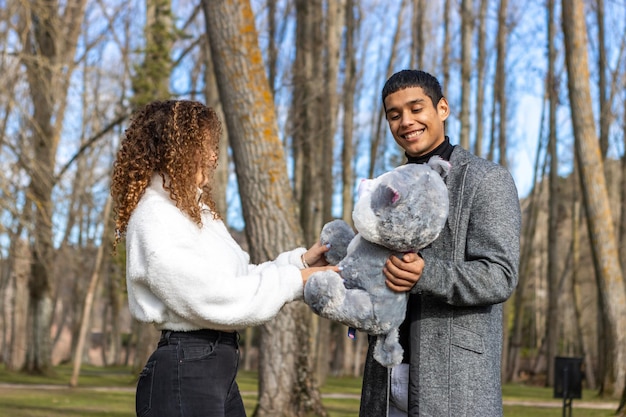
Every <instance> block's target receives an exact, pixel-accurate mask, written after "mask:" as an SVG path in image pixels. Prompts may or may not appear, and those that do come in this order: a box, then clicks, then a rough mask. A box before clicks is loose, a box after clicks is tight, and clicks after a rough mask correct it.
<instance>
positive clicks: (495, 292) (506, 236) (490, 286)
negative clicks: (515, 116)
mask: <svg viewBox="0 0 626 417" xmlns="http://www.w3.org/2000/svg"><path fill="white" fill-rule="evenodd" d="M477 181H478V183H477V184H476V187H475V188H474V190H472V192H469V190H467V189H464V192H465V193H466V195H459V196H458V198H459V199H460V200H463V201H464V203H463V204H464V205H465V207H464V208H463V210H465V211H469V214H468V215H459V216H458V219H455V221H456V223H455V224H456V226H455V230H454V231H453V238H454V242H446V243H445V244H444V245H445V246H444V248H442V247H435V246H433V247H431V248H427V249H424V250H422V251H421V252H420V254H421V256H422V257H423V258H424V262H425V266H424V270H423V272H422V277H421V278H420V280H419V281H418V282H417V284H416V285H415V287H414V289H413V291H414V292H421V293H423V294H428V295H430V296H434V297H437V298H439V299H442V300H443V301H445V302H446V303H448V304H452V305H458V306H472V305H489V304H497V303H501V302H503V301H505V300H506V299H507V298H508V297H509V296H510V295H511V293H512V292H513V290H514V289H515V287H516V285H517V281H518V267H519V265H518V263H519V250H520V249H519V244H520V242H519V236H520V228H521V213H520V207H519V198H518V195H517V189H516V187H515V184H514V181H513V178H512V177H511V175H510V173H509V172H508V171H507V170H506V169H504V168H502V167H500V166H495V165H493V166H492V168H491V169H488V170H486V171H485V172H483V173H481V175H480V176H479V179H477ZM459 194H460V193H459ZM467 196H470V197H469V198H468V197H467ZM442 250H444V251H446V252H447V251H450V253H446V254H445V256H442Z"/></svg>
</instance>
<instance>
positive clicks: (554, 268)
mask: <svg viewBox="0 0 626 417" xmlns="http://www.w3.org/2000/svg"><path fill="white" fill-rule="evenodd" d="M547 8H548V25H547V26H548V45H547V47H548V74H547V78H548V83H547V84H548V103H549V111H548V124H549V127H548V136H549V139H548V153H549V155H550V177H549V189H550V196H549V208H548V275H547V276H548V314H547V316H546V326H545V331H546V335H545V338H544V340H545V343H546V345H547V349H546V356H547V359H548V369H547V372H548V378H547V380H546V384H547V385H548V386H553V385H554V367H553V366H551V365H552V363H553V361H554V358H555V357H556V356H557V353H558V342H559V290H558V289H559V277H560V276H559V258H560V254H559V250H558V249H559V239H558V220H559V211H558V207H559V200H560V198H559V186H558V181H559V172H558V169H559V168H558V167H559V164H558V153H557V146H556V145H557V123H556V111H557V106H558V100H559V96H558V83H557V82H556V70H555V65H556V45H555V42H556V23H555V20H556V17H555V7H554V0H548V4H547Z"/></svg>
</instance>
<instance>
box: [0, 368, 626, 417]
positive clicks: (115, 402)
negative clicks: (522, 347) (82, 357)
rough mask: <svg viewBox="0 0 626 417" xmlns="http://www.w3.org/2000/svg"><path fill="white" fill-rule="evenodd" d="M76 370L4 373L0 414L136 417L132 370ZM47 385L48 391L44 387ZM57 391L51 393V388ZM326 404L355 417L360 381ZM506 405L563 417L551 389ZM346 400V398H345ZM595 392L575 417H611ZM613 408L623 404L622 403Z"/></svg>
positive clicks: (517, 389)
mask: <svg viewBox="0 0 626 417" xmlns="http://www.w3.org/2000/svg"><path fill="white" fill-rule="evenodd" d="M71 371H72V370H71V367H70V366H67V365H66V366H59V367H57V368H55V375H54V376H52V377H42V376H34V375H26V374H21V373H13V372H8V371H6V370H5V369H4V368H0V384H2V383H4V384H6V383H11V384H18V385H20V387H19V388H12V387H8V388H7V387H2V388H0V411H1V412H0V414H1V415H3V416H4V415H6V416H11V417H62V416H63V417H79V416H80V417H100V416H106V417H132V416H134V408H135V391H134V389H135V380H136V379H135V377H134V376H132V375H131V374H130V371H129V370H128V368H124V367H117V368H115V367H110V368H99V367H90V366H85V367H83V368H82V371H81V375H80V379H79V388H70V387H69V386H68V384H69V380H70V377H71ZM237 382H238V384H239V388H240V390H241V392H242V394H243V400H244V405H245V407H246V411H247V412H248V415H252V412H253V410H254V407H255V406H256V392H257V387H258V381H257V378H256V374H255V373H252V372H240V373H239V375H238V377H237ZM44 385H45V386H44ZM50 385H53V386H56V387H54V388H52V389H51V388H49V387H48V386H50ZM321 391H322V395H323V396H324V399H323V402H324V406H325V407H326V410H327V411H328V413H329V415H330V417H355V416H356V415H357V413H358V409H359V399H358V396H359V394H360V392H361V380H360V378H349V377H341V378H333V377H331V378H329V379H328V381H327V382H326V383H325V384H324V386H323V387H322V388H321ZM502 391H503V397H504V399H505V401H542V402H549V403H551V404H553V405H554V407H545V406H544V407H541V406H531V405H505V407H504V415H505V417H549V416H550V417H558V416H561V415H562V404H563V403H562V400H560V399H555V398H553V391H552V389H551V388H543V387H536V386H528V385H521V384H509V385H505V386H504V387H503V390H502ZM338 394H341V395H346V397H343V396H339V395H338ZM602 402H603V401H602V399H600V398H598V397H597V395H596V393H595V392H594V391H588V390H586V391H584V392H583V398H582V399H580V400H579V399H574V400H573V406H574V407H573V411H572V416H575V417H609V416H613V415H614V408H613V409H608V410H607V409H601V408H600V406H599V405H598V408H597V409H595V408H580V405H582V404H583V403H584V404H587V403H591V404H592V406H593V405H594V404H600V403H602ZM613 403H615V404H617V402H616V401H614V402H613Z"/></svg>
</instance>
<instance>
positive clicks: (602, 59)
mask: <svg viewBox="0 0 626 417" xmlns="http://www.w3.org/2000/svg"><path fill="white" fill-rule="evenodd" d="M596 21H597V23H598V28H597V31H598V40H597V41H598V43H597V46H596V48H597V50H598V100H599V102H600V154H601V155H602V158H606V154H607V152H608V150H609V126H610V123H611V103H610V102H609V98H608V94H607V80H606V72H607V70H608V65H607V61H606V42H605V41H604V0H596Z"/></svg>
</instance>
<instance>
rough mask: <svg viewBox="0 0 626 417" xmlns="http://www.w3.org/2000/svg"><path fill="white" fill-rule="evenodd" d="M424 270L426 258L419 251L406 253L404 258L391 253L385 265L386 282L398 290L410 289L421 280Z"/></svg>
mask: <svg viewBox="0 0 626 417" xmlns="http://www.w3.org/2000/svg"><path fill="white" fill-rule="evenodd" d="M423 270H424V259H423V258H422V257H421V256H419V255H418V254H417V253H413V252H410V253H405V254H404V255H403V256H402V258H398V257H397V256H394V255H391V256H390V257H389V259H387V262H385V267H384V268H383V274H385V277H386V278H387V279H386V280H385V283H386V284H387V286H388V287H389V288H390V289H391V290H393V291H396V292H406V291H410V290H411V288H413V287H414V286H415V284H416V283H417V281H419V279H420V277H421V276H422V271H423Z"/></svg>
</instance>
